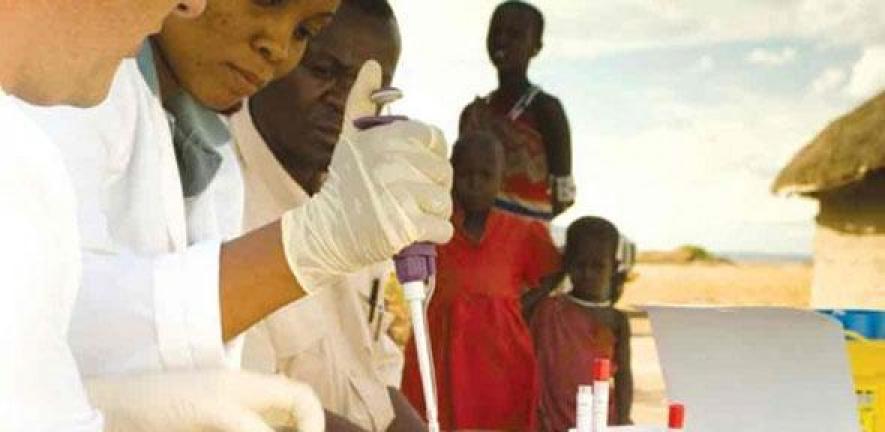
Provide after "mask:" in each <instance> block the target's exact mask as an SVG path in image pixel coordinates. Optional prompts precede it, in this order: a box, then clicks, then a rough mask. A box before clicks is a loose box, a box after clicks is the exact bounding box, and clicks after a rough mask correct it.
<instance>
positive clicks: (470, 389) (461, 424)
mask: <svg viewBox="0 0 885 432" xmlns="http://www.w3.org/2000/svg"><path fill="white" fill-rule="evenodd" d="M503 163H504V156H503V149H502V148H501V144H500V143H499V142H498V141H497V139H496V138H495V137H494V136H492V135H488V134H468V135H465V136H463V137H462V138H461V139H460V140H459V141H458V142H457V143H456V144H455V147H454V149H453V152H452V165H453V166H454V170H455V184H454V200H455V202H456V204H455V206H456V210H455V215H454V216H453V220H452V221H453V224H454V226H455V236H454V237H453V238H452V240H451V241H450V242H449V243H448V244H446V245H444V246H440V247H439V249H438V254H439V257H438V260H437V266H438V269H439V271H438V276H437V282H436V283H437V285H436V290H435V292H434V293H433V297H432V300H431V303H430V307H429V310H428V323H429V324H428V325H429V333H430V339H431V343H432V347H433V356H434V367H435V369H436V370H435V372H436V383H437V390H438V398H439V411H440V425H441V427H442V429H443V430H464V429H469V430H507V431H535V430H537V423H536V415H537V406H538V391H539V384H538V375H537V367H536V362H535V356H534V350H533V348H532V341H531V336H530V334H529V331H528V327H527V326H526V323H525V321H524V320H523V318H522V314H521V312H520V295H521V294H522V293H523V292H524V291H525V290H526V289H528V288H532V287H535V286H536V285H537V284H538V282H539V281H540V279H541V278H542V277H543V276H545V275H547V274H549V273H552V272H554V271H555V270H556V269H558V268H559V253H558V252H557V250H556V248H555V247H554V245H553V241H552V239H551V238H550V235H549V233H548V232H547V230H546V228H545V227H544V226H543V225H542V224H541V223H540V222H537V221H533V220H530V219H525V218H522V217H519V216H515V215H512V214H510V213H506V212H502V211H499V210H496V209H494V208H493V205H494V200H495V195H496V193H497V192H498V187H499V186H500V184H501V173H502V169H503ZM403 392H404V393H405V394H406V395H407V397H408V398H409V400H410V401H412V403H413V404H415V407H416V408H417V409H418V411H419V412H424V400H423V397H422V394H421V384H420V379H419V376H418V370H417V365H416V361H415V347H414V344H413V343H410V344H409V347H408V349H407V352H406V367H405V372H404V374H403Z"/></svg>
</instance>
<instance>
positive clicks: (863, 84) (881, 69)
mask: <svg viewBox="0 0 885 432" xmlns="http://www.w3.org/2000/svg"><path fill="white" fill-rule="evenodd" d="M883 87H885V45H874V46H869V47H867V48H865V49H864V50H863V55H862V56H861V57H860V60H858V61H857V63H855V64H854V67H852V69H851V80H850V81H849V82H848V86H847V88H846V91H847V92H848V94H849V95H851V96H853V97H855V98H859V99H865V98H868V97H871V96H873V95H875V94H876V93H878V92H879V91H880V90H882V88H883Z"/></svg>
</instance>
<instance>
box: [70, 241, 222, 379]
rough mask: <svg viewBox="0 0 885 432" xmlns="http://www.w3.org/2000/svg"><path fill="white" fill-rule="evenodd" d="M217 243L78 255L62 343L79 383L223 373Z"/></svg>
mask: <svg viewBox="0 0 885 432" xmlns="http://www.w3.org/2000/svg"><path fill="white" fill-rule="evenodd" d="M219 253H220V243H219V242H215V241H207V242H202V243H197V244H195V245H193V246H191V247H189V248H187V249H186V250H185V251H184V252H180V253H175V254H161V255H153V256H138V255H134V254H125V253H117V254H102V253H96V252H91V251H84V258H83V284H82V287H81V289H80V294H79V296H78V298H77V303H76V306H75V308H74V316H73V320H72V322H71V328H70V332H69V341H70V344H71V347H72V348H73V351H74V354H75V356H76V358H77V362H78V364H80V367H81V371H82V372H83V374H84V375H86V376H94V375H101V374H117V373H126V372H133V371H145V370H170V369H199V368H207V367H224V366H226V365H228V359H227V357H226V354H227V352H226V347H225V346H224V344H223V342H222V336H221V312H220V300H219V289H218V287H219V280H218V278H219Z"/></svg>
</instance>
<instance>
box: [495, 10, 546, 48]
mask: <svg viewBox="0 0 885 432" xmlns="http://www.w3.org/2000/svg"><path fill="white" fill-rule="evenodd" d="M508 7H509V8H516V9H522V10H524V11H527V12H529V13H530V14H531V15H532V16H533V17H535V29H536V30H537V31H538V41H539V42H540V41H541V40H542V39H543V38H544V14H543V13H541V10H540V9H538V8H537V7H535V6H534V5H532V4H531V3H526V2H524V1H522V0H507V1H505V2H503V3H501V4H499V5H498V7H496V8H495V12H494V13H493V15H494V14H496V13H498V11H500V10H502V9H504V8H508Z"/></svg>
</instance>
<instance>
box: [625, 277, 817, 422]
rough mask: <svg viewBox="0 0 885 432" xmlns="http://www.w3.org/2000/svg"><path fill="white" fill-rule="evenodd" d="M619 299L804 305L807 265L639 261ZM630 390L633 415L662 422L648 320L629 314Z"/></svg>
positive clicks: (662, 392)
mask: <svg viewBox="0 0 885 432" xmlns="http://www.w3.org/2000/svg"><path fill="white" fill-rule="evenodd" d="M636 273H637V277H636V279H635V280H633V281H632V282H630V283H629V284H628V285H627V287H626V289H625V292H624V297H623V298H622V299H621V306H620V307H621V308H623V309H626V310H637V306H641V305H647V304H705V305H711V304H712V305H745V306H793V307H805V306H807V304H808V300H809V295H810V292H809V289H810V286H811V267H810V266H808V265H803V264H780V265H779V264H735V265H729V264H717V265H710V264H689V265H674V264H645V265H642V264H640V265H639V266H637V268H636ZM631 324H632V329H633V338H632V341H631V346H632V349H633V360H632V363H633V364H632V367H633V376H634V386H635V394H634V401H633V420H634V421H635V422H636V423H638V424H664V423H665V422H666V388H665V385H664V380H663V376H662V375H661V368H660V364H659V362H658V356H657V352H656V351H655V346H654V339H653V337H652V331H651V328H650V325H649V323H648V320H647V319H646V318H645V317H644V316H641V315H639V314H637V316H635V317H634V318H632V319H631Z"/></svg>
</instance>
